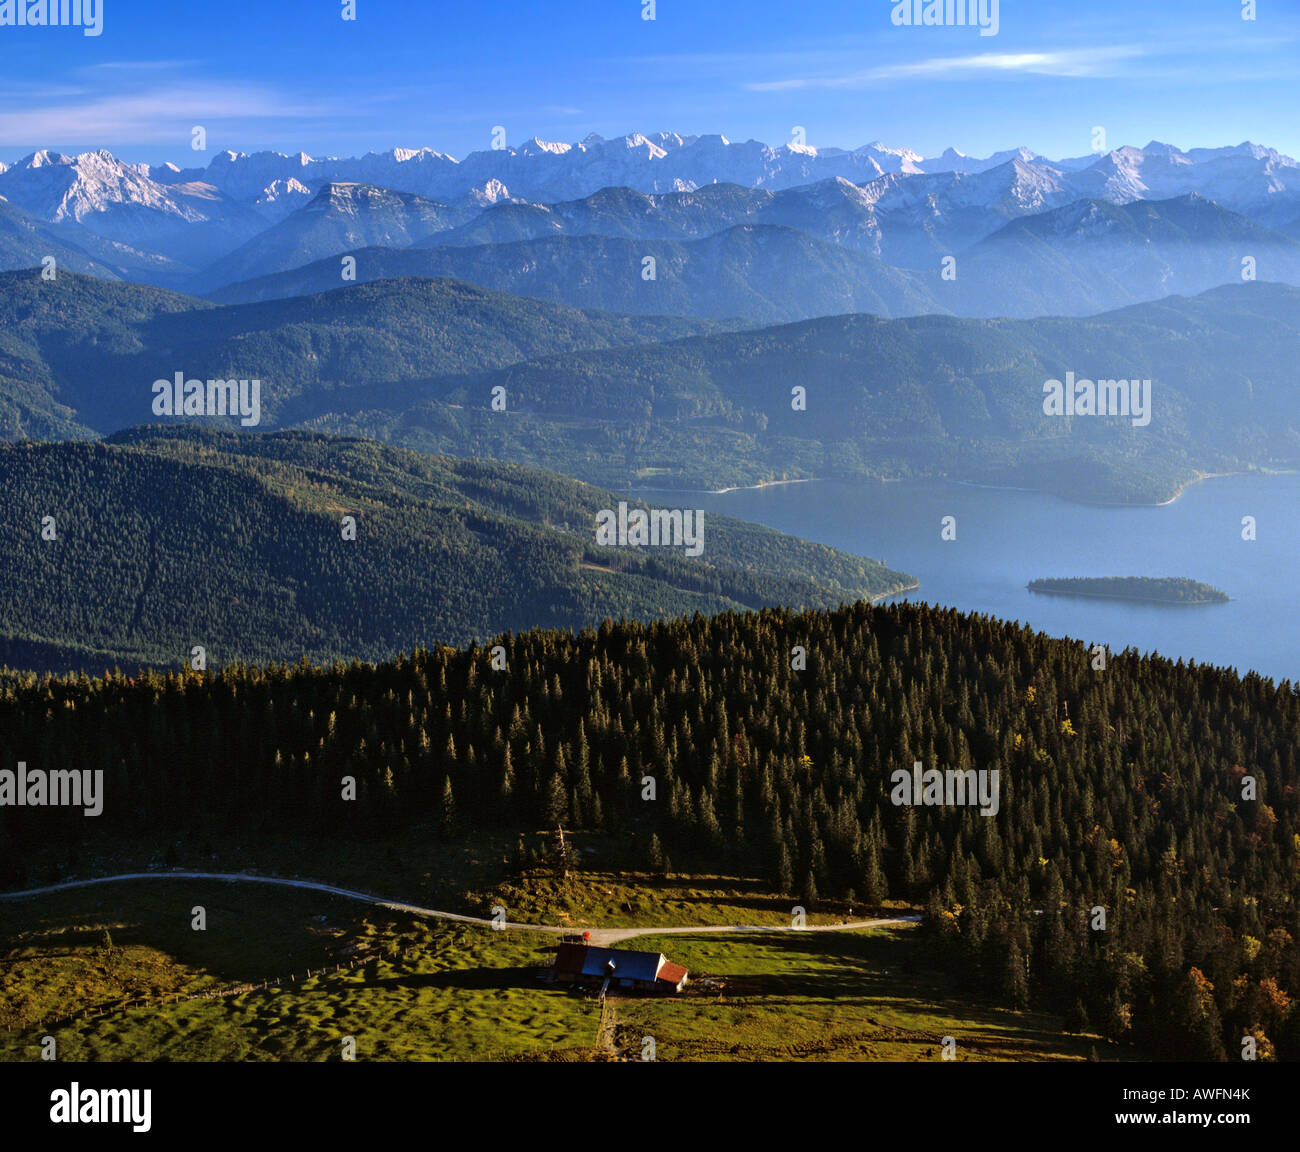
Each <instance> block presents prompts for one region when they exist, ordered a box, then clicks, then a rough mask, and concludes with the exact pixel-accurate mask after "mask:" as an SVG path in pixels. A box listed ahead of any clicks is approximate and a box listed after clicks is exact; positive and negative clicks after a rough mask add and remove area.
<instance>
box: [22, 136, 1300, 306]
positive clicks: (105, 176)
mask: <svg viewBox="0 0 1300 1152" xmlns="http://www.w3.org/2000/svg"><path fill="white" fill-rule="evenodd" d="M1184 197H1196V198H1198V201H1202V202H1205V203H1207V204H1208V205H1209V206H1210V208H1211V209H1213V211H1207V212H1201V213H1200V214H1199V215H1196V218H1197V219H1200V220H1205V219H1209V217H1210V216H1213V214H1214V211H1217V210H1222V211H1223V212H1226V213H1235V214H1238V215H1239V216H1241V217H1245V218H1246V220H1245V222H1244V223H1245V224H1249V225H1253V226H1255V227H1256V228H1257V230H1258V232H1257V234H1254V233H1253V234H1252V235H1257V239H1259V238H1262V239H1260V242H1261V243H1264V245H1265V247H1268V246H1274V247H1276V246H1278V245H1285V244H1286V242H1288V241H1292V240H1300V164H1297V162H1296V161H1295V160H1293V159H1291V158H1290V157H1288V156H1284V155H1282V154H1281V153H1279V152H1277V151H1275V150H1273V149H1270V148H1264V147H1261V146H1259V145H1255V144H1251V143H1244V144H1240V145H1236V146H1233V147H1223V148H1194V149H1190V150H1188V151H1182V150H1179V149H1178V148H1175V147H1173V146H1171V145H1168V144H1162V143H1159V142H1156V141H1152V142H1151V143H1149V144H1147V145H1146V146H1145V147H1144V148H1133V147H1123V148H1118V149H1116V150H1114V151H1111V152H1106V153H1103V154H1095V155H1088V156H1080V157H1073V158H1065V159H1061V160H1055V161H1053V160H1049V159H1047V158H1045V157H1043V156H1040V155H1038V154H1036V153H1034V152H1032V151H1030V150H1029V149H1027V148H1015V149H1010V150H1007V151H1002V152H997V153H995V154H993V155H992V156H988V157H984V158H974V157H969V156H965V155H963V154H962V153H960V152H958V151H956V150H955V149H951V148H950V149H948V150H947V151H945V152H944V153H943V154H942V155H940V156H938V157H933V158H926V157H923V156H921V155H920V154H919V153H917V152H914V151H911V150H909V149H906V148H888V147H886V146H884V145H883V144H880V143H873V144H867V145H864V146H863V147H860V148H856V149H852V150H845V149H839V148H820V149H819V148H814V147H811V146H807V145H800V144H785V145H779V146H771V145H767V144H763V143H760V142H758V141H753V140H750V141H746V142H743V143H737V142H731V141H728V140H727V139H726V138H725V137H722V136H716V135H715V136H679V135H675V134H671V133H661V134H656V135H651V136H646V135H642V134H639V133H635V134H632V135H628V136H624V137H620V138H618V139H613V140H607V139H604V138H602V137H599V136H594V135H593V136H588V137H587V138H586V139H585V140H583V141H581V142H579V143H575V144H559V143H548V142H545V141H541V140H537V139H536V138H534V139H531V140H528V141H526V142H525V143H523V144H522V145H520V146H519V147H507V148H502V149H493V150H485V151H481V152H473V153H471V154H470V155H468V156H466V157H465V158H464V159H463V160H457V159H455V158H454V157H451V156H448V155H445V154H443V153H440V152H436V151H433V150H431V149H418V150H410V149H394V150H392V151H389V152H382V153H378V152H376V153H368V154H367V155H365V156H361V157H356V158H313V157H310V156H307V155H305V154H303V153H299V154H297V155H285V154H281V153H276V152H258V153H253V154H251V155H248V154H243V153H236V152H222V153H219V154H218V155H217V156H215V157H214V158H213V159H212V160H211V161H210V162H209V163H208V165H207V166H206V167H203V168H181V167H178V166H177V165H175V164H171V163H165V164H159V165H148V164H131V163H127V162H125V161H122V160H120V159H118V158H116V157H115V156H113V155H112V154H111V153H110V152H107V151H98V152H87V153H82V154H80V155H76V156H69V155H62V154H59V153H56V152H49V151H39V152H35V153H33V154H32V155H30V156H27V157H25V158H23V159H22V160H20V161H18V162H16V163H14V164H12V165H8V166H6V165H3V164H0V201H2V203H0V208H3V209H4V213H3V216H0V230H7V231H5V232H4V235H5V242H4V243H3V244H0V267H7V268H17V267H29V266H32V265H34V264H38V263H39V262H40V260H41V258H42V257H43V255H45V254H52V253H53V251H54V245H55V244H57V245H59V246H60V251H61V252H63V253H65V259H69V258H70V259H71V261H72V263H73V265H74V267H77V269H78V270H83V271H88V272H91V273H92V274H95V275H106V276H116V277H118V278H121V279H132V280H139V281H145V282H148V283H153V284H157V285H161V286H165V287H170V288H175V289H180V290H184V291H191V292H194V291H212V290H214V289H217V288H221V287H223V286H225V285H230V284H232V283H234V282H237V281H243V280H249V279H253V278H256V277H265V276H269V275H275V274H280V273H285V272H288V271H291V270H293V269H297V268H302V267H305V266H306V265H308V264H311V263H313V262H315V261H318V260H321V259H323V258H326V257H329V256H332V255H337V254H340V253H346V252H348V251H351V250H353V249H360V248H368V247H376V246H378V247H383V248H396V249H405V248H409V247H412V246H415V247H422V248H430V247H441V246H482V245H501V244H518V243H521V242H526V241H538V240H543V239H548V238H549V239H554V238H556V237H561V236H570V237H577V236H586V237H594V236H602V237H606V238H610V239H623V240H627V239H636V240H647V241H650V240H662V241H665V242H673V243H689V242H693V241H699V240H704V239H706V238H709V237H713V236H718V235H720V234H721V233H723V232H725V231H727V230H728V229H732V228H736V227H740V226H744V227H747V228H754V227H758V228H783V229H793V230H795V231H797V232H801V233H806V234H807V235H808V236H809V237H812V238H813V239H815V240H816V241H819V242H824V243H830V244H833V245H836V246H838V247H841V248H845V249H850V250H852V251H854V252H858V253H864V254H867V255H869V256H871V257H873V258H875V259H877V260H879V261H882V262H884V263H885V264H888V265H892V266H894V267H896V268H899V269H908V270H913V271H920V272H925V273H926V274H929V273H931V272H933V270H934V269H935V268H936V267H937V265H938V264H939V262H940V261H942V260H943V259H944V258H945V257H947V256H953V255H957V254H960V253H963V252H966V251H968V250H971V249H973V248H974V246H976V245H980V244H981V243H982V242H984V241H987V240H989V238H991V237H993V236H994V235H995V234H996V233H998V232H999V231H1000V230H1002V229H1004V228H1006V227H1007V226H1008V225H1009V224H1011V223H1013V222H1015V221H1018V220H1024V219H1027V218H1033V217H1037V216H1039V215H1042V214H1056V215H1053V216H1051V217H1050V219H1051V221H1052V224H1051V226H1050V227H1047V228H1045V229H1042V230H1039V231H1037V232H1033V233H1032V238H1033V242H1034V244H1035V245H1036V246H1038V248H1041V246H1042V245H1047V246H1049V247H1050V246H1052V245H1057V244H1060V245H1065V246H1067V247H1068V244H1069V239H1068V237H1067V236H1066V235H1065V234H1064V232H1063V231H1062V230H1063V229H1064V231H1065V232H1069V233H1070V235H1072V236H1079V235H1082V234H1083V233H1084V232H1086V231H1087V229H1088V228H1096V227H1102V226H1104V227H1106V228H1108V229H1110V231H1109V232H1108V245H1109V249H1108V250H1110V249H1113V247H1114V244H1115V243H1116V242H1117V241H1116V236H1120V237H1121V238H1122V242H1129V243H1131V244H1134V245H1137V246H1138V248H1137V250H1135V256H1136V257H1137V258H1139V259H1140V258H1141V257H1142V245H1144V244H1145V245H1147V247H1148V248H1149V247H1150V244H1149V242H1148V241H1145V240H1141V239H1140V233H1141V229H1140V228H1133V227H1129V226H1128V225H1127V224H1126V225H1125V227H1123V228H1120V229H1119V230H1118V232H1116V230H1115V229H1116V227H1117V225H1116V220H1117V218H1114V217H1107V216H1105V215H1104V214H1098V212H1096V211H1092V212H1089V210H1088V209H1087V205H1089V204H1096V203H1098V202H1100V203H1106V204H1110V205H1127V204H1133V203H1136V202H1140V201H1144V202H1164V201H1175V200H1178V199H1179V198H1184ZM1072 205H1073V206H1080V207H1078V208H1077V210H1075V211H1073V212H1071V211H1069V209H1070V208H1071V206H1072ZM1183 215H1184V216H1185V215H1186V212H1185V211H1184V212H1183ZM1234 227H1235V231H1234V228H1233V227H1228V226H1227V225H1225V224H1223V222H1222V221H1220V222H1218V223H1217V224H1216V225H1215V228H1216V229H1218V232H1217V233H1216V242H1217V241H1220V240H1222V236H1223V235H1227V234H1228V233H1229V232H1232V233H1233V234H1234V235H1245V234H1246V233H1247V231H1248V230H1247V229H1246V228H1245V226H1244V224H1241V225H1236V226H1234ZM1156 232H1157V234H1159V235H1160V236H1161V237H1162V238H1163V250H1164V251H1163V255H1162V256H1161V261H1162V268H1163V265H1166V264H1168V263H1169V260H1168V251H1169V245H1170V243H1172V242H1171V241H1170V240H1169V237H1170V236H1172V235H1176V236H1177V237H1178V240H1177V243H1180V244H1186V245H1195V244H1197V243H1198V235H1197V233H1196V232H1195V231H1191V232H1188V231H1187V230H1186V229H1184V228H1183V227H1182V226H1181V225H1177V226H1173V227H1170V228H1164V229H1163V231H1162V230H1161V229H1160V228H1159V227H1157V228H1156ZM1029 235H1031V234H1029V233H1027V234H1026V236H1029ZM1025 242H1027V241H1026V240H1024V239H1023V238H1022V239H1021V240H1020V241H1018V244H1019V247H1021V248H1023V245H1024V243H1025ZM788 246H789V245H788V244H786V247H788ZM994 247H995V249H997V250H1001V248H999V246H994ZM1001 247H1002V248H1006V249H1007V250H1008V251H1009V250H1011V249H1012V248H1014V247H1016V246H1015V245H1003V246H1001ZM723 250H725V249H723ZM989 251H990V250H989V249H981V259H982V260H983V261H984V262H985V263H984V264H981V265H978V266H979V267H987V266H988V261H990V260H991V259H992V257H990V256H989V255H988V253H989ZM1285 254H1286V256H1287V260H1286V261H1284V262H1282V263H1279V265H1278V266H1279V267H1281V266H1282V264H1283V263H1284V264H1285V267H1286V269H1287V275H1290V256H1291V253H1290V252H1289V251H1287V252H1286V253H1285ZM517 255H518V254H517V252H516V253H515V254H514V257H512V258H517ZM559 255H562V251H561V250H555V251H553V252H552V256H559ZM1242 255H1253V253H1246V252H1243V253H1242ZM1216 259H1217V257H1216ZM1226 261H1227V255H1226V254H1225V255H1224V267H1225V268H1226V267H1227V263H1226ZM1173 264H1174V265H1175V266H1176V265H1177V264H1178V261H1177V260H1174V261H1173ZM1148 265H1149V266H1148V267H1146V268H1145V269H1144V274H1143V276H1142V277H1141V279H1142V280H1143V282H1153V283H1165V282H1166V280H1168V279H1169V277H1168V276H1167V275H1166V274H1165V272H1164V271H1160V272H1158V273H1157V272H1156V271H1155V270H1154V268H1155V266H1154V265H1153V264H1151V263H1150V261H1148ZM1203 265H1204V261H1202V262H1201V263H1200V264H1199V265H1198V268H1202V267H1203ZM1216 266H1217V265H1216ZM999 272H1001V270H999ZM1225 274H1226V273H1225ZM1178 288H1179V284H1178V283H1177V278H1176V277H1174V283H1173V285H1172V289H1171V290H1177V289H1178ZM1202 288H1203V285H1202V286H1201V287H1198V290H1202ZM922 295H924V294H922ZM908 298H912V299H919V298H921V297H918V296H917V295H916V294H915V293H909V294H908ZM1128 302H1130V301H1129V300H1127V299H1122V298H1121V299H1110V298H1109V297H1108V298H1107V299H1106V303H1107V304H1108V305H1114V304H1117V303H1128ZM968 306H969V304H967V305H964V307H968ZM981 311H986V310H981Z"/></svg>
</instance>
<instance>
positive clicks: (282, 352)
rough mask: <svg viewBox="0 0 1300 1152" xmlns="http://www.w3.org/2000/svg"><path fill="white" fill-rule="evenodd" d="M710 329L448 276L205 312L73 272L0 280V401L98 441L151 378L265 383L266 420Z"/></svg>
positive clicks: (145, 417) (385, 400) (183, 301)
mask: <svg viewBox="0 0 1300 1152" xmlns="http://www.w3.org/2000/svg"><path fill="white" fill-rule="evenodd" d="M712 327H713V326H712V325H710V324H709V323H708V322H707V321H692V320H683V319H675V318H671V317H625V316H618V315H614V314H609V313H595V312H590V313H588V312H581V311H577V310H575V309H571V308H563V307H559V306H556V305H552V304H547V303H543V302H541V301H537V300H524V299H520V298H517V297H513V296H505V295H502V294H501V293H494V292H488V291H486V290H484V289H480V288H475V287H472V286H471V285H467V284H460V283H457V282H454V281H449V280H403V281H389V282H383V283H376V284H364V285H356V286H353V287H351V288H348V289H340V290H337V291H335V292H330V293H326V294H324V295H321V296H313V297H299V298H296V299H293V300H286V301H273V302H270V303H266V304H249V305H241V306H235V307H229V308H215V307H213V306H212V305H211V304H209V303H207V302H206V301H201V300H196V299H194V298H192V297H186V296H179V295H177V294H175V293H169V292H164V291H162V290H160V289H153V288H143V287H141V286H139V285H134V284H108V283H106V282H104V281H99V280H94V279H90V278H88V277H82V276H76V275H74V274H72V273H67V274H65V275H62V276H60V277H59V279H58V280H57V281H56V282H53V283H51V282H47V281H42V280H41V279H40V278H39V276H37V275H35V274H33V273H30V272H10V273H0V333H3V337H2V339H3V343H0V349H3V350H5V351H6V352H7V354H8V356H9V357H11V358H12V360H11V361H7V360H6V359H5V358H0V405H3V404H6V403H9V402H14V401H13V397H14V396H15V394H16V392H15V390H16V389H17V388H18V387H19V386H21V387H22V388H24V389H27V390H29V391H31V390H35V392H34V393H33V398H31V399H30V400H29V401H28V402H27V403H28V406H29V407H33V408H35V409H38V410H39V408H40V405H39V404H38V403H37V401H38V400H40V398H41V397H43V401H42V402H43V403H44V404H45V406H46V407H47V408H48V407H51V406H53V405H55V404H58V405H62V406H63V410H64V418H65V419H67V420H71V421H74V422H75V423H77V424H79V425H82V426H88V427H91V428H94V429H96V430H98V431H100V432H110V431H113V430H115V429H119V428H124V427H130V426H131V425H134V424H139V423H147V422H151V421H152V420H153V419H154V417H153V414H152V405H153V398H154V394H153V391H152V385H153V383H154V382H155V381H156V380H159V379H172V378H173V377H174V376H175V374H176V373H177V372H181V373H184V374H185V376H186V378H191V377H195V378H200V377H201V378H203V379H210V378H221V379H227V378H247V379H253V378H256V379H259V380H261V381H262V385H261V397H262V418H263V422H264V423H265V424H266V425H268V426H270V425H274V424H276V423H291V422H293V421H295V420H297V419H300V418H301V417H302V415H303V414H304V413H310V414H313V415H314V414H317V413H318V412H319V411H321V410H322V409H333V408H337V407H343V408H352V407H355V406H356V405H358V404H367V405H368V404H380V405H389V404H394V403H405V402H409V399H410V397H411V396H412V395H423V394H425V391H424V382H425V381H427V380H428V379H429V378H430V377H436V376H442V375H446V374H459V373H467V372H478V371H483V370H486V369H491V368H499V367H502V366H504V365H506V364H510V363H513V362H515V361H517V360H521V359H525V358H528V357H535V356H541V355H549V354H552V353H560V352H565V351H577V350H579V349H585V348H603V347H613V346H618V345H623V344H631V343H637V342H642V341H647V340H651V341H657V340H665V339H674V338H676V337H679V336H683V335H689V334H694V333H699V332H703V331H709V330H711V329H712ZM6 381H8V382H9V386H8V387H6V386H5V383H6ZM16 434H17V433H14V432H10V435H11V436H12V435H16Z"/></svg>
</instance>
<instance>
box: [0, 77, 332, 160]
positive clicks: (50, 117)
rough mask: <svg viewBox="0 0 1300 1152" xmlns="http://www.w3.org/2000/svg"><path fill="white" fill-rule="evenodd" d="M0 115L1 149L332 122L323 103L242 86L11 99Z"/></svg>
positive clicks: (159, 140) (186, 86)
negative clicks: (258, 124) (269, 123)
mask: <svg viewBox="0 0 1300 1152" xmlns="http://www.w3.org/2000/svg"><path fill="white" fill-rule="evenodd" d="M5 105H6V108H5V110H4V111H3V112H0V145H8V146H13V145H20V146H25V145H28V144H34V143H37V142H40V143H41V144H42V146H44V144H45V143H46V142H52V141H70V142H71V141H85V140H128V139H129V140H134V141H139V142H141V143H149V144H152V143H163V142H170V143H176V142H177V141H179V140H181V139H183V138H185V137H188V135H189V131H190V129H191V127H193V126H194V125H196V124H201V125H203V126H205V127H208V128H212V127H215V126H220V125H222V124H224V123H229V122H231V121H249V120H274V119H280V120H300V121H301V120H316V119H320V118H324V117H333V116H337V115H338V113H339V111H340V110H339V109H334V108H331V107H329V106H328V105H327V104H326V103H325V102H323V101H322V102H314V103H311V102H303V101H299V100H290V99H286V98H285V97H283V96H282V95H280V94H279V93H277V92H275V91H274V90H272V89H269V88H260V87H253V86H247V85H239V86H233V85H224V84H213V83H209V84H180V85H174V86H166V87H160V88H155V89H152V90H149V91H142V92H134V93H131V94H123V95H109V96H99V97H95V98H93V99H90V100H83V101H76V100H74V101H54V102H50V101H49V100H48V97H47V98H46V99H44V100H40V101H31V102H28V103H26V106H24V104H23V102H17V101H15V100H13V99H12V98H11V97H8V98H6V100H5Z"/></svg>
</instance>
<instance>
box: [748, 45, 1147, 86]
mask: <svg viewBox="0 0 1300 1152" xmlns="http://www.w3.org/2000/svg"><path fill="white" fill-rule="evenodd" d="M1146 54H1147V50H1146V49H1145V48H1142V47H1140V46H1136V45H1121V46H1115V47H1110V48H1090V49H1067V50H1063V51H1049V52H981V53H977V54H976V55H973V56H935V57H931V58H929V59H926V60H917V61H914V62H912V63H895V64H882V65H879V66H877V67H875V68H864V69H860V70H857V71H854V72H848V73H839V74H834V75H827V74H823V75H819V76H801V77H793V78H790V79H786V80H763V81H757V82H753V83H749V84H746V85H744V87H745V89H746V90H748V91H750V92H788V91H793V90H796V89H806V88H864V87H867V86H869V85H872V84H880V83H887V82H889V81H893V80H912V79H953V80H958V79H968V78H970V77H976V76H990V75H996V74H999V73H1016V72H1023V73H1033V74H1035V75H1040V76H1099V77H1101V76H1112V75H1115V74H1116V72H1117V71H1118V69H1119V67H1120V65H1122V64H1124V63H1125V62H1126V61H1131V60H1134V59H1137V58H1139V57H1142V56H1145V55H1146Z"/></svg>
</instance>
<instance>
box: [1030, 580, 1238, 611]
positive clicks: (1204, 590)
mask: <svg viewBox="0 0 1300 1152" xmlns="http://www.w3.org/2000/svg"><path fill="white" fill-rule="evenodd" d="M1026 587H1027V588H1028V589H1029V591H1031V592H1046V593H1047V594H1048V595H1051V596H1103V597H1106V598H1107V599H1111V600H1143V601H1155V602H1157V603H1160V604H1223V603H1226V602H1227V600H1228V594H1227V593H1226V592H1221V591H1220V590H1219V589H1218V588H1215V587H1214V586H1213V585H1212V584H1202V583H1201V582H1200V581H1199V580H1187V579H1184V578H1183V577H1176V576H1166V577H1161V578H1153V577H1149V576H1078V577H1070V578H1066V579H1059V580H1031V581H1030V582H1029V583H1028V584H1027V585H1026Z"/></svg>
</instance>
